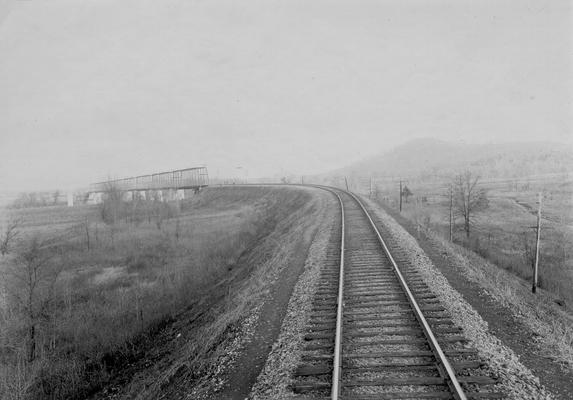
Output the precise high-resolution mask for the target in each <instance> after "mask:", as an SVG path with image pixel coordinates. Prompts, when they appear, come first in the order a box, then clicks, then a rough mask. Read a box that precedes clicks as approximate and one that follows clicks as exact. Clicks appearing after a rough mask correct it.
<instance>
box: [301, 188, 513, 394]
mask: <svg viewBox="0 0 573 400" xmlns="http://www.w3.org/2000/svg"><path fill="white" fill-rule="evenodd" d="M328 190H330V191H331V192H333V193H334V194H335V195H337V196H338V198H339V200H340V204H341V208H340V214H341V219H340V223H339V225H338V227H337V231H336V234H335V235H334V238H333V240H332V241H331V244H330V245H329V249H328V251H327V260H326V263H325V265H324V266H323V267H322V269H321V277H320V282H319V285H318V288H317V291H316V294H315V299H314V303H313V309H312V313H311V316H310V320H309V325H308V331H307V334H306V336H305V341H306V346H305V349H304V352H303V356H302V361H301V365H300V366H299V368H298V369H297V370H296V372H295V383H294V385H293V390H294V392H295V393H305V394H306V395H307V396H312V397H316V398H332V399H339V398H340V399H356V400H359V399H364V400H371V399H459V400H463V399H466V398H467V399H477V398H502V396H501V395H500V394H498V393H495V392H492V391H491V386H490V385H492V384H494V383H495V380H493V379H492V378H490V377H488V376H483V375H480V371H479V369H480V368H481V366H482V363H481V362H480V360H479V359H478V357H477V352H476V351H475V350H473V349H471V348H468V346H467V340H466V339H465V338H464V337H463V335H462V332H461V329H460V328H458V327H456V326H455V325H454V323H453V322H452V320H451V319H450V318H449V316H448V315H447V314H446V312H445V309H444V308H443V307H442V306H441V305H440V304H439V302H438V300H437V298H436V297H435V296H434V295H433V293H432V292H431V291H430V289H429V288H428V287H427V286H426V284H425V283H424V282H423V280H422V279H421V278H420V277H419V276H418V273H417V271H416V268H415V266H414V265H411V264H409V263H407V262H405V261H404V260H405V257H402V256H401V249H400V247H399V244H396V243H393V244H392V247H391V248H388V245H387V244H386V243H385V242H383V239H382V235H383V234H384V230H383V229H382V230H380V229H375V228H374V227H373V225H374V222H372V220H371V219H370V216H369V215H368V213H367V211H366V209H364V207H363V206H362V205H361V203H360V202H359V200H358V199H357V198H356V197H355V196H353V195H351V194H349V193H347V192H344V191H341V190H332V189H328ZM376 225H377V227H378V226H381V224H380V222H378V223H377V224H376ZM398 268H399V269H398ZM340 271H342V277H341V273H340ZM341 278H342V279H341ZM339 299H342V307H340V308H339V307H338V304H339V302H340V301H339ZM337 321H340V323H337ZM334 366H337V367H334ZM333 382H334V384H333Z"/></svg>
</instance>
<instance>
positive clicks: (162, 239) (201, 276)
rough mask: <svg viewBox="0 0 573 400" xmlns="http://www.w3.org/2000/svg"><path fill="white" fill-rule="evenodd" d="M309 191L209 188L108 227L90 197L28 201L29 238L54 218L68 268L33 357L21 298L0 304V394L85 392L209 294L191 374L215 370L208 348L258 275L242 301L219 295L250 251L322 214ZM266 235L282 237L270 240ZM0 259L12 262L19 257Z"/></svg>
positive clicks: (246, 266)
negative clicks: (33, 205)
mask: <svg viewBox="0 0 573 400" xmlns="http://www.w3.org/2000/svg"><path fill="white" fill-rule="evenodd" d="M288 190H291V191H290V192H286V191H288ZM308 200H309V195H308V193H306V192H303V191H292V189H287V188H282V189H276V188H275V189H273V188H240V187H236V188H212V189H208V190H206V191H205V192H203V193H202V194H200V195H198V196H196V197H193V198H192V199H190V200H187V201H185V202H183V203H182V204H181V212H180V213H179V214H178V216H177V217H174V218H170V219H167V220H165V221H163V222H162V224H161V226H160V228H159V225H158V224H155V223H154V222H153V221H150V222H151V223H148V222H146V221H144V222H141V223H139V224H133V223H124V222H122V223H118V224H116V225H115V226H113V227H111V226H107V225H105V224H103V223H101V222H100V221H98V218H99V215H98V213H97V210H96V209H94V208H93V207H84V208H82V207H79V208H77V209H72V210H68V209H65V208H54V209H36V210H27V214H26V215H24V217H26V218H27V219H28V222H26V224H25V226H24V228H23V230H24V231H25V232H24V234H23V235H22V236H23V237H24V236H30V235H33V234H35V233H37V232H41V233H42V235H46V232H49V231H53V230H54V229H52V228H53V227H54V226H57V229H55V230H57V232H58V238H59V239H58V241H57V246H58V251H57V253H58V254H59V255H60V256H58V257H52V258H51V260H52V262H53V263H55V262H57V263H58V265H60V266H63V270H62V272H61V273H60V274H59V275H58V279H57V281H56V285H55V291H54V292H53V295H51V296H50V301H49V304H50V307H51V308H50V312H49V316H48V317H47V318H44V319H42V320H41V321H39V323H38V332H37V341H38V348H39V349H38V350H39V351H38V354H39V356H38V358H37V360H36V361H35V362H34V363H31V364H28V363H26V362H25V361H24V354H23V353H24V350H25V341H24V340H23V338H24V337H25V331H24V330H23V328H24V322H25V321H24V320H23V318H22V313H21V305H20V306H19V305H18V304H17V302H15V301H11V302H9V303H8V304H7V305H6V306H5V307H3V309H2V310H1V314H0V318H1V319H2V325H1V326H2V332H0V333H1V334H2V335H1V336H0V344H1V345H2V352H0V356H1V358H0V361H1V363H2V364H1V367H0V394H2V395H3V396H13V397H12V398H20V397H19V395H20V394H23V393H27V394H31V396H32V397H34V396H35V397H42V396H53V397H54V398H70V397H73V396H77V395H80V396H81V394H82V393H83V394H84V395H85V394H86V393H87V392H88V391H91V390H93V389H95V388H97V387H99V386H100V385H101V384H103V383H105V382H106V381H107V380H108V379H109V377H110V374H114V371H115V372H117V370H118V368H122V367H123V366H125V365H126V364H127V363H129V362H130V360H131V361H133V359H134V358H137V356H138V350H137V349H136V348H137V347H138V346H141V345H145V343H146V340H147V339H148V337H149V335H150V333H153V332H154V331H155V332H156V331H158V329H159V328H161V327H163V326H165V324H169V323H170V321H173V320H174V319H175V318H176V316H177V315H179V314H180V313H181V312H185V310H191V309H193V307H198V305H201V304H203V305H204V304H205V303H209V302H211V301H212V302H214V303H213V304H217V306H216V307H214V308H213V309H210V312H209V313H208V314H209V315H207V316H203V318H206V319H205V320H204V321H203V323H202V324H200V325H202V326H207V327H208V332H209V334H208V335H205V334H203V335H201V336H197V337H202V338H203V339H204V340H201V341H196V340H195V341H191V343H190V344H189V346H188V347H187V348H186V351H185V352H186V354H187V355H188V356H189V358H190V359H192V360H193V359H195V360H200V359H203V360H204V362H199V363H198V364H197V366H198V367H197V368H196V370H195V371H194V374H198V373H199V371H203V373H208V371H209V369H210V368H212V367H211V366H210V362H209V360H213V359H217V357H214V358H213V357H212V356H208V357H206V358H205V357H204V356H205V354H207V353H211V352H213V346H215V348H216V347H217V346H216V344H217V343H218V342H221V341H223V342H224V341H225V339H224V338H225V337H227V336H228V334H229V332H231V333H232V332H233V329H234V328H233V326H234V325H235V324H236V323H237V322H238V320H239V319H241V318H243V317H244V313H245V312H246V310H247V309H248V308H249V304H250V301H251V300H250V299H251V298H252V297H253V296H254V293H255V292H256V289H257V285H248V287H249V290H250V291H251V294H250V295H248V294H245V293H243V295H242V300H241V301H239V302H236V301H233V302H225V301H223V306H221V304H220V302H219V301H220V300H221V296H223V299H224V298H225V294H226V295H227V296H228V295H229V293H230V289H229V287H230V286H229V283H230V282H231V281H233V280H234V279H236V280H237V281H241V279H244V278H245V277H246V276H248V274H249V272H250V271H251V270H252V269H253V268H255V267H256V265H257V263H258V262H262V261H264V257H263V259H258V260H257V259H252V260H251V259H250V258H249V257H252V254H257V253H258V254H267V255H269V254H272V250H271V248H272V246H276V245H278V244H279V243H280V240H281V236H280V234H281V233H282V234H283V235H284V234H287V233H288V232H289V229H290V227H292V225H293V224H295V223H300V222H301V220H300V218H301V217H302V216H303V215H308V213H311V212H313V208H312V206H310V205H308V204H309V202H308ZM66 211H68V213H67V212H66ZM69 211H71V213H69ZM86 218H87V221H88V223H87V226H88V230H89V231H90V248H89V249H88V248H87V235H86V234H85V221H86ZM82 224H83V225H82ZM82 228H84V229H82ZM275 233H276V235H275V236H273V234H275ZM277 235H278V236H277ZM269 236H270V237H272V238H273V240H274V242H269V241H268V240H267V241H263V238H265V237H269ZM261 241H263V242H264V243H266V244H265V246H266V247H264V248H261V247H260V246H261V243H263V242H261ZM273 243H274V244H273ZM269 246H270V247H269ZM255 248H256V249H257V251H254V249H255ZM261 249H262V253H261V251H260V250H261ZM62 254H64V255H65V257H62V256H61V255H62ZM245 260H247V261H245ZM2 262H3V263H4V264H7V265H13V260H11V259H10V257H7V258H5V259H3V260H2ZM238 266H240V268H238ZM239 277H241V279H239ZM222 282H224V283H226V284H222ZM253 290H255V291H253ZM46 299H47V297H46ZM210 299H211V300H210ZM8 300H14V298H13V297H10V296H8ZM46 304H47V303H46ZM225 304H226V305H225ZM219 307H223V309H220V308H219ZM229 307H231V308H232V309H233V313H229V312H227V311H228V310H226V309H227V308H229ZM159 330H160V329H159ZM231 336H232V335H231ZM147 341H148V340H147ZM136 345H137V346H136ZM205 360H206V361H205ZM15 365H18V366H20V368H19V369H18V368H16V369H15V368H14V366H15ZM199 375H200V374H199ZM167 376H169V374H168V373H167ZM165 379H168V378H165ZM7 398H10V397H7Z"/></svg>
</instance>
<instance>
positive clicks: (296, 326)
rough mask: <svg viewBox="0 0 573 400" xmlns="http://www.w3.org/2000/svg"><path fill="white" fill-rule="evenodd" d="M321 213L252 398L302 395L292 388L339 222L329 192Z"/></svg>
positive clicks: (335, 205) (278, 397)
mask: <svg viewBox="0 0 573 400" xmlns="http://www.w3.org/2000/svg"><path fill="white" fill-rule="evenodd" d="M327 196H329V197H328V199H326V201H325V203H324V204H323V211H322V213H321V215H320V216H319V228H318V231H317V233H316V236H315V239H314V241H313V243H312V245H311V247H310V249H309V251H308V256H307V258H306V262H305V265H304V271H303V273H302V274H301V276H300V278H299V280H298V281H297V283H296V285H295V287H294V290H293V293H292V296H291V298H290V300H289V302H288V307H287V311H286V315H285V317H284V319H283V321H282V326H281V327H280V333H279V335H278V338H277V340H276V341H275V342H274V344H273V346H272V349H271V351H270V353H269V355H268V357H267V360H266V362H265V365H264V368H263V370H262V372H261V374H260V375H259V376H258V378H257V381H256V382H255V384H254V386H253V388H252V391H251V393H250V395H249V397H248V398H249V399H252V400H263V399H288V398H299V397H300V396H296V395H294V394H293V393H292V391H291V390H290V389H289V385H290V384H291V383H292V376H293V373H294V370H295V369H296V367H297V366H298V364H299V361H300V354H301V350H302V347H303V345H304V335H305V328H306V326H307V323H308V319H309V315H310V311H311V307H312V299H313V297H314V292H315V289H316V284H317V282H318V281H319V278H320V267H321V265H322V264H323V263H324V262H325V260H326V251H327V247H328V243H329V241H330V237H331V233H332V231H333V228H334V227H335V226H336V218H337V212H336V211H337V209H338V203H337V202H336V201H335V198H334V197H331V196H330V195H329V194H327Z"/></svg>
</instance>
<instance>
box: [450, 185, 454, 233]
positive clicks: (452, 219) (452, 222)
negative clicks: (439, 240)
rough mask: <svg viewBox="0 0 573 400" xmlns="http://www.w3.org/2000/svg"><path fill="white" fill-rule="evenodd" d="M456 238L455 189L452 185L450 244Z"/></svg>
mask: <svg viewBox="0 0 573 400" xmlns="http://www.w3.org/2000/svg"><path fill="white" fill-rule="evenodd" d="M453 237H454V188H453V186H452V184H451V183H450V242H451V241H452V240H453Z"/></svg>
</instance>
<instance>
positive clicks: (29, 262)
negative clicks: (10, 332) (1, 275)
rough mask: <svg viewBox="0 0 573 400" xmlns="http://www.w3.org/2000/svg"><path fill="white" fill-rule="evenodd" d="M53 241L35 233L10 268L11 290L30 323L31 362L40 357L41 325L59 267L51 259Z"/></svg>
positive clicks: (7, 273)
mask: <svg viewBox="0 0 573 400" xmlns="http://www.w3.org/2000/svg"><path fill="white" fill-rule="evenodd" d="M51 258H52V253H51V252H50V243H49V241H47V240H45V239H42V238H40V237H39V236H33V237H32V238H30V239H29V240H26V241H23V242H22V243H21V244H20V245H19V247H18V249H17V250H16V257H15V259H14V260H13V262H12V263H11V265H10V266H9V267H8V268H7V269H6V272H5V273H6V275H7V278H8V279H9V280H10V281H11V284H10V292H11V295H12V297H13V298H14V299H15V300H16V302H17V303H18V304H19V306H20V309H21V310H22V311H23V314H24V317H25V321H26V323H25V326H26V353H27V358H28V361H29V362H32V361H34V360H35V359H36V355H37V349H36V343H37V328H38V325H39V324H40V321H41V320H42V318H45V317H46V313H47V310H48V308H49V300H50V299H51V298H52V294H53V293H52V292H53V290H52V289H53V286H54V284H55V281H56V279H57V277H58V275H59V272H60V271H59V269H58V267H57V266H55V265H54V264H53V263H51Z"/></svg>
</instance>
